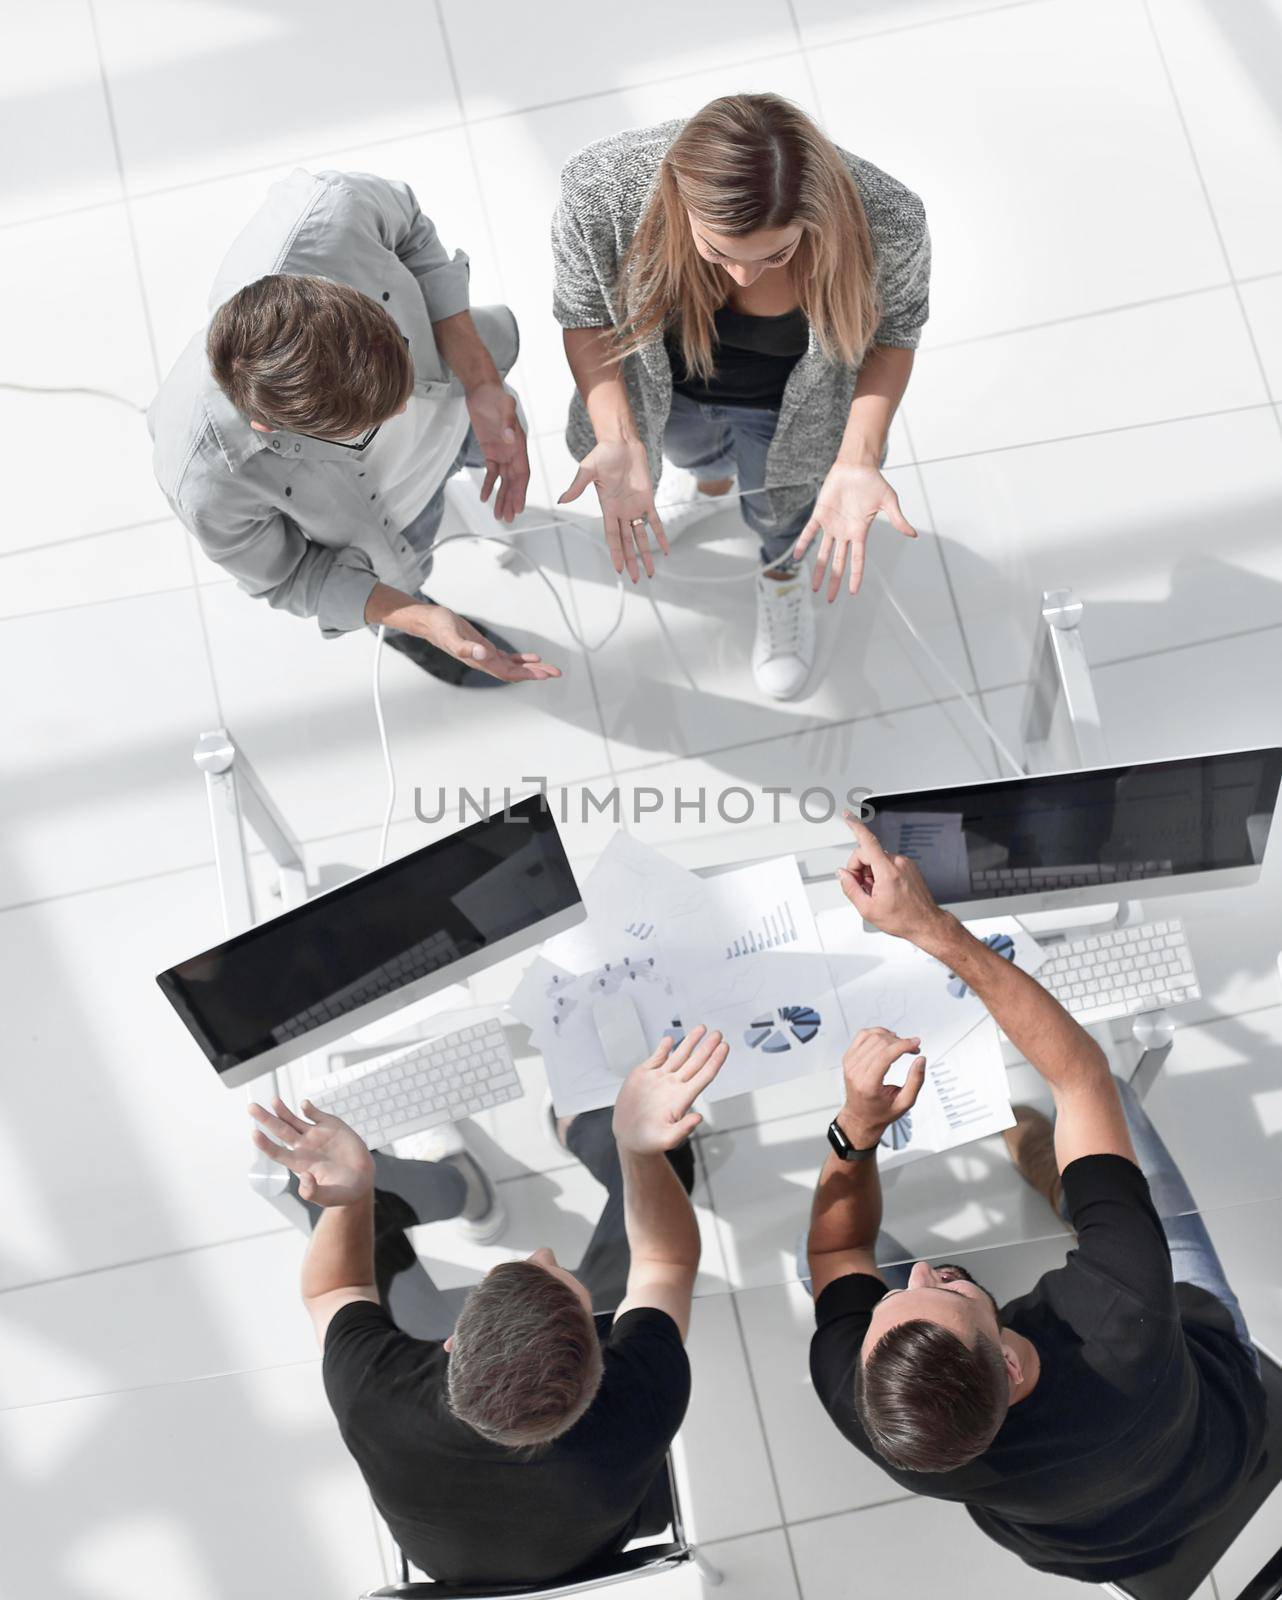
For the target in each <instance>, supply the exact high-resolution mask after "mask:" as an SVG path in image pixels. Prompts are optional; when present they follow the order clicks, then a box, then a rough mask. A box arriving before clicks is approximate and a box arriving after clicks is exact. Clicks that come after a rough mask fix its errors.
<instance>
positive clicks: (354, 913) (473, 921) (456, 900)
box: [156, 795, 579, 1072]
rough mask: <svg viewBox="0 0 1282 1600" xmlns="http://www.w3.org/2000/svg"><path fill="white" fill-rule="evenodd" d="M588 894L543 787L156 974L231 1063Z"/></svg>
mask: <svg viewBox="0 0 1282 1600" xmlns="http://www.w3.org/2000/svg"><path fill="white" fill-rule="evenodd" d="M578 901H579V891H578V888H577V887H576V885H575V882H574V874H573V873H572V872H571V870H570V864H569V862H568V861H567V860H566V857H565V851H564V849H563V848H562V845H561V840H560V836H559V835H558V833H557V831H556V823H555V822H554V820H553V818H552V814H551V812H550V811H549V810H548V808H547V806H546V804H545V803H544V801H543V798H542V796H541V795H533V796H531V797H530V799H528V800H522V801H519V802H518V803H516V804H514V805H513V806H512V807H511V808H510V809H509V811H507V812H506V813H504V812H500V813H498V814H497V815H495V816H492V817H487V818H483V819H482V820H481V821H479V822H475V823H473V824H471V825H470V826H468V827H466V828H463V829H461V830H460V831H459V832H458V833H454V834H451V835H450V836H449V837H448V838H445V839H438V840H437V841H436V842H435V843H434V844H429V845H425V846H424V847H423V848H422V849H421V850H415V851H413V852H412V853H411V854H410V855H407V856H403V857H401V859H400V860H398V861H391V862H389V863H388V864H387V865H386V866H383V867H378V868H376V869H375V870H374V871H373V872H368V873H366V874H364V876H362V877H360V878H356V879H354V880H353V881H352V882H351V883H345V884H343V885H342V886H341V887H340V888H337V889H333V890H331V891H330V892H329V893H328V894H325V895H321V896H319V897H318V898H317V899H315V900H311V901H308V902H307V904H305V905H301V906H297V907H295V908H294V909H293V910H291V911H285V912H282V913H281V915H280V916H278V917H273V918H272V919H271V920H270V921H269V922H264V923H262V924H260V925H259V926H258V927H254V928H250V929H249V930H248V931H247V932H245V933H241V934H237V935H236V937H235V938H233V939H228V940H227V941H226V942H225V943H224V944H220V945H215V947H214V948H213V949H212V950H206V951H205V952H204V953H203V954H202V955H198V956H192V957H191V959H190V960H188V961H181V962H179V963H178V965H177V966H175V967H171V968H170V969H169V970H168V971H167V972H162V973H160V974H159V976H158V977H157V980H156V981H157V982H158V983H159V985H160V987H161V989H162V990H163V991H164V993H165V995H166V996H167V997H168V999H169V1000H170V1002H171V1003H172V1004H173V1006H174V1008H175V1010H176V1011H177V1012H178V1014H179V1015H180V1016H181V1017H182V1019H183V1021H184V1022H185V1023H186V1024H187V1027H188V1028H189V1029H190V1030H191V1032H192V1034H193V1036H194V1037H195V1039H196V1040H197V1042H198V1043H199V1045H200V1047H201V1049H202V1050H204V1052H205V1054H206V1055H207V1056H208V1057H209V1059H210V1061H212V1062H213V1064H214V1066H215V1067H216V1068H217V1069H218V1070H219V1071H220V1072H226V1071H228V1070H230V1069H231V1068H232V1067H234V1066H238V1065H239V1064H240V1063H242V1062H244V1061H249V1060H252V1059H253V1058H254V1057H256V1056H259V1055H262V1054H264V1053H265V1052H266V1051H268V1050H271V1049H274V1048H275V1047H276V1046H278V1045H281V1044H285V1043H286V1042H288V1041H289V1040H291V1039H296V1038H300V1037H301V1036H302V1035H303V1034H305V1033H309V1032H311V1030H312V1029H313V1028H315V1027H317V1026H319V1025H320V1023H322V1022H325V1021H328V1020H331V1019H333V1018H336V1017H340V1016H344V1015H346V1014H347V1013H348V1012H352V1011H356V1010H358V1009H359V1008H360V1007H361V1006H363V1005H366V1004H368V1003H369V1002H370V1001H371V1000H377V999H379V998H380V997H381V996H383V995H387V994H393V993H395V992H396V991H397V990H399V989H402V988H404V987H405V986H406V985H407V984H410V983H413V982H414V981H415V980H416V979H417V978H421V977H424V976H426V975H427V974H428V973H430V972H433V971H435V970H437V969H438V968H441V967H445V966H448V965H449V964H450V963H452V962H455V961H459V960H461V959H463V958H464V957H466V956H469V955H473V954H475V953H476V952H477V951H480V950H484V949H486V948H487V947H488V946H490V945H493V944H496V943H497V942H498V941H499V940H501V939H505V938H506V937H508V935H510V934H513V933H517V932H519V931H520V930H522V929H523V928H527V927H530V926H531V925H532V924H535V923H538V922H541V921H543V920H544V919H545V918H547V917H551V916H554V915H555V914H556V913H557V912H559V911H564V910H566V909H567V908H569V907H571V906H574V905H576V904H578Z"/></svg>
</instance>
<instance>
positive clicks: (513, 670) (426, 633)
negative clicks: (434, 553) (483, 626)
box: [421, 603, 561, 683]
mask: <svg viewBox="0 0 1282 1600" xmlns="http://www.w3.org/2000/svg"><path fill="white" fill-rule="evenodd" d="M423 613H424V616H423V627H422V630H421V631H422V637H423V638H425V639H426V640H427V641H428V643H429V644H434V645H435V646H436V648H437V649H438V650H443V651H444V652H445V654H446V655H447V656H453V657H454V659H455V660H456V661H462V662H465V663H466V664H467V665H468V666H469V667H474V668H475V669H476V671H477V672H487V673H488V674H489V675H490V677H491V678H498V679H499V680H500V681H501V682H503V683H542V682H543V681H544V680H545V679H546V678H559V677H560V676H561V669H560V667H554V666H553V665H552V664H551V662H548V661H544V660H542V659H541V658H540V657H539V656H537V655H535V654H533V653H532V652H530V651H528V650H523V651H520V652H517V651H512V650H500V649H498V648H497V647H496V646H495V645H493V644H491V643H490V641H489V640H488V639H487V638H486V637H485V636H484V634H482V633H480V632H479V631H478V630H477V629H476V628H475V627H474V626H473V625H472V623H470V622H469V621H468V620H467V618H466V617H460V616H459V615H458V613H457V612H454V611H451V610H450V609H449V607H448V606H442V605H437V604H435V603H432V604H431V605H427V606H424V607H423Z"/></svg>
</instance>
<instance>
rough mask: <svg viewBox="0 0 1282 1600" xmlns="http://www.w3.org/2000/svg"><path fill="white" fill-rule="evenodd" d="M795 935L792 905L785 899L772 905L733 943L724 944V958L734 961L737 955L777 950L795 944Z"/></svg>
mask: <svg viewBox="0 0 1282 1600" xmlns="http://www.w3.org/2000/svg"><path fill="white" fill-rule="evenodd" d="M797 937H798V935H797V924H796V921H795V919H794V918H793V915H792V907H791V906H790V905H789V904H788V902H787V901H786V900H785V901H782V902H781V903H780V904H779V905H777V906H772V907H771V909H770V910H769V911H767V912H765V913H764V915H763V916H762V917H761V919H760V921H759V922H757V923H756V924H755V925H754V926H753V927H751V928H749V929H748V930H747V932H746V933H741V934H740V935H739V937H738V938H737V939H736V940H735V941H734V942H733V944H728V945H727V946H726V960H727V961H734V960H736V959H737V958H738V957H739V956H755V955H760V954H761V952H762V951H763V950H779V949H781V948H782V947H783V946H784V945H788V944H796V942H797Z"/></svg>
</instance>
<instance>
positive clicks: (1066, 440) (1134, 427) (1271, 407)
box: [0, 0, 1282, 621]
mask: <svg viewBox="0 0 1282 1600" xmlns="http://www.w3.org/2000/svg"><path fill="white" fill-rule="evenodd" d="M1030 3H1031V0H1030ZM113 203H115V202H113ZM1276 276H1278V277H1282V272H1280V273H1278V274H1276ZM1223 287H1229V286H1228V285H1224V286H1223ZM1139 303H1140V304H1141V305H1143V304H1149V303H1152V302H1147V301H1142V302H1139ZM144 309H145V305H144ZM148 324H149V325H150V319H149V318H148ZM986 337H989V338H1000V337H1003V335H1001V334H991V335H987V336H986ZM932 348H933V347H932ZM923 353H925V352H923ZM1254 411H1272V412H1274V414H1275V417H1276V419H1277V421H1278V425H1279V427H1282V402H1278V401H1273V400H1259V401H1253V402H1251V403H1250V404H1247V405H1241V406H1226V407H1224V408H1222V409H1219V410H1214V411H1191V412H1184V413H1181V414H1180V415H1177V416H1171V417H1154V418H1149V419H1146V420H1143V421H1140V422H1124V423H1118V424H1116V425H1115V426H1113V427H1109V428H1094V429H1087V430H1086V431H1084V432H1080V433H1063V434H1049V435H1047V436H1046V437H1045V438H1040V439H1020V440H1016V441H1015V442H1013V443H1011V444H993V445H985V446H984V447H983V448H982V449H978V450H959V451H956V452H954V453H953V454H951V455H938V456H916V455H915V454H914V459H913V460H911V461H909V460H904V461H901V462H898V463H897V466H899V467H909V466H913V467H918V468H920V467H933V466H941V465H946V464H948V463H949V462H952V461H971V460H974V459H976V458H977V457H980V456H989V455H1004V454H1007V453H1009V452H1010V451H1014V450H1039V449H1044V448H1045V447H1047V446H1049V445H1058V444H1074V443H1077V442H1079V441H1082V440H1087V439H1107V438H1111V437H1112V436H1113V435H1115V434H1121V433H1135V432H1137V431H1139V430H1141V429H1145V428H1167V427H1176V426H1178V425H1179V424H1181V423H1185V422H1206V421H1212V420H1214V419H1215V418H1217V417H1233V416H1241V415H1244V414H1247V413H1250V412H1254ZM898 415H899V416H900V417H901V419H902V420H903V422H904V427H905V431H906V432H907V431H908V425H907V418H906V416H904V412H903V409H902V408H901V411H900V412H899V413H898ZM555 431H556V430H545V432H546V433H552V432H555ZM543 436H544V435H543V434H541V433H538V432H536V433H534V434H532V435H530V437H532V438H534V439H535V440H536V441H537V440H538V439H539V438H541V437H543ZM168 520H170V519H169V518H167V517H163V516H161V517H155V518H145V519H143V520H141V521H138V522H128V523H121V524H118V525H115V526H112V527H109V528H98V529H94V530H92V531H91V532H88V533H80V534H73V535H71V536H70V537H69V538H67V539H55V540H53V541H51V542H50V543H49V544H47V545H24V546H22V547H21V548H20V549H17V550H7V551H0V561H3V560H4V559H5V558H6V557H9V556H23V555H38V554H40V553H42V552H43V551H45V550H52V549H58V548H60V547H62V546H65V545H68V544H74V543H79V542H82V541H86V540H90V539H98V538H105V537H107V536H108V535H110V534H115V533H131V532H133V531H135V530H137V529H144V528H150V527H158V526H160V525H161V524H162V523H164V522H167V521H168ZM198 587H200V588H208V587H211V585H208V584H201V585H198ZM129 598H131V597H130V596H128V595H121V596H118V597H116V598H115V599H111V600H103V601H97V600H91V601H87V602H85V603H86V604H88V605H115V604H119V603H120V602H121V601H123V600H127V599H129ZM58 609H65V608H58ZM0 620H5V621H8V620H11V619H9V618H4V619H0Z"/></svg>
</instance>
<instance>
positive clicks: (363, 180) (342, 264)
mask: <svg viewBox="0 0 1282 1600" xmlns="http://www.w3.org/2000/svg"><path fill="white" fill-rule="evenodd" d="M274 273H282V274H291V273H296V274H307V275H312V276H316V277H324V278H329V279H332V280H334V281H335V282H339V283H345V284H349V285H350V286H351V287H352V288H355V289H359V290H360V291H361V292H362V293H363V294H367V295H369V297H370V298H371V299H372V300H375V301H377V302H378V303H379V304H381V305H384V306H385V307H386V308H387V310H388V312H389V313H390V314H391V316H392V319H393V320H394V321H395V322H396V324H397V326H398V327H399V328H400V330H401V332H402V333H403V334H404V335H405V337H406V339H407V340H408V342H409V349H410V355H411V358H412V360H413V363H414V393H413V397H412V398H411V401H410V405H409V408H408V411H407V412H406V414H405V415H404V416H401V417H397V418H394V419H393V420H392V421H391V422H389V423H387V424H385V425H384V427H383V429H382V430H381V431H380V433H379V435H378V437H377V438H376V439H375V440H374V441H373V443H372V444H371V445H370V446H369V447H368V448H367V449H366V450H364V451H357V450H353V449H350V448H348V447H345V446H343V445H339V444H329V443H326V442H324V441H322V440H319V439H312V438H309V437H307V436H306V435H303V434H294V433H286V432H283V431H282V432H276V433H271V434H263V433H257V432H255V431H254V429H252V428H251V427H250V425H249V419H248V418H247V417H244V416H242V415H241V414H240V412H238V411H237V410H236V409H235V407H234V406H233V405H232V404H231V402H230V401H229V400H228V399H227V397H226V396H225V395H224V394H223V392H222V390H221V389H220V388H219V387H218V385H217V383H216V382H215V381H214V378H213V374H212V373H211V372H210V369H209V362H208V359H207V357H206V354H205V330H202V331H201V332H200V333H199V334H197V335H196V336H195V337H194V338H193V339H192V341H191V343H190V344H189V345H188V346H187V348H186V350H184V352H183V354H182V355H181V356H180V357H179V359H178V362H177V364H176V365H175V367H174V369H173V371H172V372H171V373H170V374H169V376H168V377H167V378H166V379H165V382H164V384H163V386H162V387H161V390H160V393H159V394H158V395H157V396H156V398H155V400H154V401H153V402H152V405H151V409H150V411H149V412H148V423H149V426H150V428H151V433H152V438H153V440H154V442H155V450H154V458H153V459H154V464H155V470H156V477H157V479H158V480H159V483H160V487H161V489H162V490H163V491H164V493H165V496H166V498H167V499H168V501H169V503H170V505H171V506H172V507H173V510H174V512H175V514H176V515H177V516H178V517H179V519H180V520H181V521H182V522H183V523H184V524H185V526H186V527H188V528H189V529H190V530H191V532H192V533H193V534H194V535H195V536H196V538H197V540H198V541H199V542H200V545H201V547H202V549H203V550H204V551H205V553H206V554H207V555H208V556H209V557H210V558H211V559H212V560H214V561H216V562H217V563H218V564H219V566H221V567H222V568H223V569H224V570H225V571H227V572H229V573H230V574H231V575H232V576H233V577H234V578H235V579H236V580H237V582H238V583H239V584H240V587H241V588H242V589H244V590H245V591H246V592H247V593H249V594H252V595H255V596H258V597H260V598H262V599H265V600H266V601H267V602H268V604H269V605H271V606H274V607H277V608H279V609H281V610H284V611H290V612H292V613H293V614H294V615H295V616H302V617H315V618H316V619H317V621H318V623H319V626H320V629H321V632H322V633H324V634H325V635H326V636H327V637H334V636H336V635H339V634H343V633H347V632H350V631H352V630H353V629H356V628H360V627H363V626H364V622H365V603H366V601H367V600H368V598H369V595H370V592H371V591H372V589H373V587H374V585H375V583H376V582H377V581H378V580H380V579H381V580H382V581H383V582H384V583H388V584H391V585H393V586H394V587H396V588H400V589H405V590H407V591H409V592H411V593H412V592H413V591H414V590H415V589H416V588H417V586H418V583H419V581H420V578H421V563H420V560H419V558H418V557H417V556H416V555H415V552H414V551H413V550H412V549H411V548H410V546H409V545H408V544H407V543H406V541H405V540H404V539H402V538H401V529H402V527H404V526H405V525H406V523H407V522H408V521H409V520H412V518H413V516H415V515H417V513H418V511H419V510H421V509H422V507H423V505H425V504H426V502H427V500H428V499H429V498H430V497H431V494H432V493H433V492H434V490H435V489H436V488H437V487H439V485H440V484H441V483H442V482H443V481H444V479H445V476H446V474H447V472H448V471H449V468H450V466H451V464H452V463H453V461H454V459H455V456H456V455H457V452H458V449H459V445H460V444H461V442H462V439H463V437H464V435H465V433H466V431H467V411H466V404H465V401H464V397H463V389H462V386H461V384H460V383H459V382H458V380H457V379H456V378H454V377H453V376H452V375H451V373H450V372H449V371H448V369H447V368H446V367H445V365H444V363H443V361H442V359H441V356H440V354H439V352H438V350H437V347H436V340H435V338H434V337H433V333H432V323H433V322H439V321H441V320H442V319H443V318H445V317H452V316H455V315H457V314H458V313H459V312H460V311H466V310H467V309H468V260H467V257H466V256H465V255H464V254H463V252H462V251H456V252H455V254H454V255H452V256H451V255H450V254H449V253H448V252H447V251H446V250H445V248H444V246H443V245H442V244H441V242H440V240H439V239H438V237H437V234H436V229H435V228H434V227H433V225H432V223H431V222H430V220H429V219H428V218H427V217H425V216H424V215H423V213H422V211H420V209H419V206H418V202H417V200H416V199H415V198H414V195H413V192H412V191H411V190H410V189H409V188H408V186H407V185H405V184H403V183H393V182H389V181H388V180H387V179H384V178H378V177H374V176H372V175H370V174H368V173H359V172H320V173H316V174H315V175H313V174H312V173H309V172H304V171H302V170H301V169H300V170H298V171H296V172H294V173H292V174H291V175H290V176H289V177H288V178H285V179H283V180H282V181H281V182H279V183H276V184H273V185H272V187H271V188H270V189H269V191H268V193H267V198H266V200H265V201H264V203H263V205H262V207H261V208H260V209H259V211H258V212H257V213H256V214H255V216H254V217H253V218H252V219H251V221H250V222H249V224H248V226H247V227H246V228H245V230H244V231H243V232H242V233H241V234H240V236H239V237H238V238H237V239H236V241H235V243H234V244H233V245H232V247H231V250H230V251H229V252H228V254H227V257H226V259H225V260H224V261H223V264H222V266H221V267H220V268H219V270H218V275H217V277H216V278H215V280H214V286H213V289H212V291H211V293H210V299H209V304H210V310H211V312H212V311H213V310H215V309H216V308H217V307H218V306H220V305H221V304H223V302H224V301H225V300H227V299H229V298H230V297H231V296H232V295H233V294H234V293H235V292H236V291H237V290H238V289H240V288H242V287H243V286H244V285H245V284H247V283H253V282H254V281H255V280H256V279H258V278H261V277H264V276H267V275H268V274H274ZM474 315H475V318H476V322H477V327H478V331H479V332H480V334H481V337H482V339H483V340H484V342H485V344H486V345H487V346H488V348H489V350H490V353H491V354H492V355H493V356H494V359H495V362H496V364H497V366H498V368H499V370H500V372H504V373H505V372H507V371H508V370H509V369H510V367H511V366H512V363H513V362H514V361H515V359H516V344H517V341H516V324H515V320H514V319H513V318H512V315H511V313H510V312H508V311H507V310H506V308H504V307H484V308H478V309H477V310H476V312H475V313H474ZM407 429H412V430H416V433H417V435H419V436H420V437H416V438H415V439H413V440H408V439H406V438H399V437H398V438H393V437H392V430H398V432H404V431H405V430H407ZM407 445H412V448H407ZM380 446H381V447H382V448H380ZM407 462H412V463H413V476H414V484H413V485H408V484H407V483H406V482H405V481H404V480H405V477H406V472H407ZM420 486H421V488H422V494H421V503H420V504H419V505H418V506H417V507H415V508H414V510H413V511H410V512H408V513H407V511H406V501H407V494H411V495H412V494H415V493H417V489H418V487H420Z"/></svg>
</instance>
